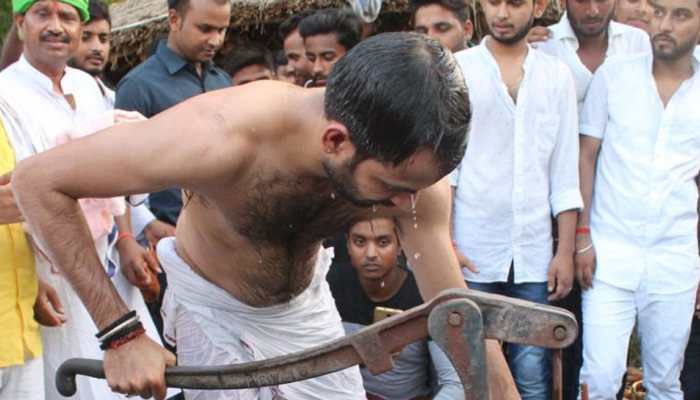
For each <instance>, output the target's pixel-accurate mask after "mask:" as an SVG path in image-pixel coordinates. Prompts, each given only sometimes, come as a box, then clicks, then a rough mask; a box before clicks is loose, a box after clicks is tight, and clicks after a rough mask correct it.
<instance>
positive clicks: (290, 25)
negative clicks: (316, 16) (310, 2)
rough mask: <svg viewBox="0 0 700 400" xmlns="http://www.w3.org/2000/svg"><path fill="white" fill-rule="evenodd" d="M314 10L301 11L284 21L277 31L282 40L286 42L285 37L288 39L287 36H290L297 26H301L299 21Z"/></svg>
mask: <svg viewBox="0 0 700 400" xmlns="http://www.w3.org/2000/svg"><path fill="white" fill-rule="evenodd" d="M314 12H315V11H314V10H304V11H300V12H298V13H296V14H294V15H292V16H291V17H289V18H287V19H286V20H285V21H284V22H282V23H281V24H280V26H279V28H277V33H278V34H279V36H280V40H281V41H283V42H284V39H286V38H287V36H289V35H290V34H291V33H292V32H294V31H295V30H296V29H297V28H299V23H300V22H301V20H302V19H304V18H306V17H308V16H309V15H311V14H313V13H314Z"/></svg>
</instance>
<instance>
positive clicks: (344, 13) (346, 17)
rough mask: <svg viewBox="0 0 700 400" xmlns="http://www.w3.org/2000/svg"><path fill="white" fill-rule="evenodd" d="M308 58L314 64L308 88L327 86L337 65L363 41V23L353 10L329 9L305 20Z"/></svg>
mask: <svg viewBox="0 0 700 400" xmlns="http://www.w3.org/2000/svg"><path fill="white" fill-rule="evenodd" d="M299 33H300V34H301V37H302V38H303V39H304V48H305V54H306V58H307V59H308V60H309V63H310V65H311V68H310V71H311V82H310V83H309V85H308V86H312V87H321V86H326V79H327V78H328V75H329V74H330V73H331V69H332V68H333V65H334V64H335V63H336V62H337V61H338V60H339V59H340V57H342V56H344V55H345V53H347V52H348V51H350V49H352V48H353V47H354V46H355V45H356V44H358V43H360V40H362V21H361V20H360V18H359V17H358V16H357V15H355V14H354V13H353V12H351V11H350V10H341V9H337V8H328V9H325V10H319V11H316V12H315V13H313V14H311V15H310V16H308V17H306V18H304V19H303V20H301V23H299Z"/></svg>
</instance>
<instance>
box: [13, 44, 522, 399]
mask: <svg viewBox="0 0 700 400" xmlns="http://www.w3.org/2000/svg"><path fill="white" fill-rule="evenodd" d="M372 60H373V61H372ZM369 66H371V68H370V67H369ZM404 67H405V69H402V68H404ZM417 81H420V82H423V83H424V84H423V86H421V85H416V84H415V82H417ZM397 91H398V92H397ZM401 91H403V92H401ZM397 94H398V95H397ZM341 121H342V122H341ZM468 122H469V102H468V96H467V93H466V87H465V86H464V80H463V78H462V76H461V73H460V72H459V69H458V67H457V65H456V63H455V62H454V59H453V58H452V56H451V54H450V53H449V52H445V51H444V49H442V48H441V47H440V45H439V44H438V43H437V42H435V41H431V40H428V39H426V38H424V37H422V36H420V35H415V34H408V33H392V34H381V35H378V36H375V37H373V38H370V39H367V40H366V41H364V42H362V43H360V44H359V45H358V46H356V47H355V48H353V50H351V51H350V52H349V53H348V54H347V55H346V56H345V57H344V58H343V59H341V60H340V61H339V62H338V63H336V65H335V66H334V70H333V72H332V73H331V77H330V78H329V84H328V87H327V89H326V91H325V92H324V90H323V89H314V90H306V89H300V88H296V87H294V86H291V85H287V84H282V83H278V82H259V83H254V84H249V85H245V86H242V87H236V88H231V89H225V90H220V91H215V92H210V93H207V94H204V95H201V96H198V97H195V98H192V99H190V100H188V101H186V102H184V103H182V104H180V105H178V106H176V107H173V108H172V109H170V110H168V111H166V112H163V113H161V114H159V115H157V116H156V117H154V118H152V119H150V120H148V121H144V122H136V123H131V124H127V125H121V126H116V127H113V128H110V129H108V130H105V131H102V132H99V133H97V134H95V135H92V136H89V137H87V138H84V139H82V140H78V141H75V142H72V143H70V144H69V145H66V146H61V147H58V148H55V149H53V150H51V151H48V152H45V153H42V154H40V155H38V156H36V157H33V158H31V159H28V160H25V161H23V162H22V163H21V164H20V165H19V166H18V167H17V169H16V171H15V174H14V176H13V186H14V191H15V194H16V196H17V200H18V203H19V204H20V208H21V209H22V211H23V214H24V215H25V216H26V219H27V221H28V222H29V224H31V226H32V227H33V228H34V229H35V232H37V239H38V240H39V241H40V242H41V243H43V244H44V245H45V248H47V249H48V251H49V253H50V255H51V257H52V258H53V260H54V262H55V264H56V265H57V266H58V267H59V268H60V269H61V270H62V273H64V274H65V275H66V278H67V279H68V280H69V281H70V282H71V284H72V285H73V287H74V288H75V290H76V292H77V293H78V294H79V296H80V297H81V299H82V301H83V303H84V304H85V307H86V308H87V310H88V311H89V313H90V315H91V316H92V317H93V319H94V321H95V323H96V325H97V327H98V329H104V328H105V327H107V326H108V325H110V324H111V323H113V322H114V321H115V320H117V319H119V318H120V317H122V316H124V315H126V314H127V312H128V310H127V309H126V307H125V305H124V303H123V301H122V300H121V299H120V298H119V296H118V294H117V293H116V291H115V289H114V287H113V285H112V284H111V282H110V281H109V279H108V278H107V276H106V274H105V273H104V270H102V269H101V267H100V266H101V263H100V260H99V258H98V257H97V255H96V253H95V252H94V247H93V246H90V245H86V244H87V243H90V236H89V230H88V229H87V226H86V225H85V223H84V221H83V218H82V214H81V211H80V209H79V207H78V203H77V201H76V199H79V198H84V197H113V196H118V195H124V194H134V193H144V192H153V191H157V190H160V189H164V188H167V187H182V188H184V189H185V190H187V191H188V192H189V193H191V198H190V199H189V201H187V200H186V202H187V204H186V206H185V207H184V212H183V213H182V214H181V217H180V220H179V221H178V230H177V248H176V249H177V252H178V255H180V257H181V258H183V259H185V261H186V262H187V263H188V264H189V266H190V268H192V269H193V270H194V271H196V272H197V273H198V274H200V275H202V276H203V277H205V278H206V279H207V280H208V281H209V282H211V283H213V284H215V285H216V286H218V287H221V288H223V289H225V290H226V291H227V292H228V293H229V294H231V295H232V296H233V297H234V298H236V299H238V300H239V301H242V302H243V303H247V304H249V305H253V306H265V305H271V304H276V303H282V302H286V301H288V300H289V299H291V298H293V297H295V296H296V295H298V294H299V293H301V292H302V291H304V289H305V288H306V287H307V286H308V285H309V283H310V281H311V274H312V271H313V268H314V259H315V257H316V255H317V254H318V250H319V245H320V241H321V240H322V239H323V238H325V237H328V236H330V234H332V233H334V232H337V231H338V230H340V229H342V227H343V225H344V224H345V223H347V222H350V221H352V220H353V219H354V218H356V217H357V218H363V219H366V218H367V217H368V216H369V214H375V211H374V208H375V207H372V206H371V205H372V204H375V205H379V204H381V205H382V206H377V207H376V208H377V211H376V214H375V215H376V216H386V217H391V218H394V219H395V221H396V224H397V229H398V233H399V238H400V240H401V243H402V247H403V249H404V250H405V251H406V252H407V254H408V255H409V257H411V266H412V268H413V271H414V274H415V276H416V280H417V282H418V285H419V288H420V290H421V293H422V295H423V296H424V298H426V299H427V298H432V297H433V296H435V295H436V294H437V293H438V292H439V291H441V290H444V289H447V288H454V287H465V284H464V281H463V278H462V276H461V272H460V270H459V267H458V264H457V259H456V257H455V255H454V251H453V249H452V246H451V238H450V232H449V213H450V188H449V185H448V184H447V181H446V179H445V178H443V177H444V176H445V175H446V174H447V173H448V172H449V171H450V170H451V169H453V168H454V167H455V166H456V165H457V164H458V163H459V161H460V160H461V157H462V155H463V153H464V149H465V146H466V132H467V128H468ZM85 154H89V155H90V156H89V157H85V156H84V155H85ZM334 197H335V198H334ZM360 205H361V206H360ZM250 322H251V323H255V321H250ZM490 354H491V358H490V359H491V360H492V361H495V363H493V364H491V365H492V367H493V368H496V369H497V372H499V373H498V374H496V373H495V372H496V371H494V374H492V379H496V380H498V379H505V380H506V381H508V382H509V386H508V387H509V388H513V385H512V380H511V379H510V378H509V375H508V374H507V368H506V367H505V364H504V363H503V357H502V355H500V352H499V350H498V346H497V345H495V346H490ZM104 360H105V373H106V376H107V378H108V381H109V383H110V386H111V387H112V388H113V389H114V390H116V391H118V392H122V393H137V394H141V395H145V396H147V397H148V396H150V395H151V394H153V395H155V397H156V398H158V399H161V398H163V397H164V386H163V385H164V383H163V371H164V367H165V365H166V364H169V363H172V362H174V359H173V358H172V355H170V354H169V353H167V352H165V350H163V349H162V348H160V347H158V346H157V345H155V344H154V343H152V342H150V341H149V340H148V339H146V338H143V337H137V338H136V339H133V340H131V341H129V342H128V343H126V344H124V345H122V346H121V347H119V348H118V349H113V350H108V351H107V353H106V354H105V358H104ZM501 387H503V386H501ZM511 392H512V391H511ZM501 398H506V397H505V396H503V397H501Z"/></svg>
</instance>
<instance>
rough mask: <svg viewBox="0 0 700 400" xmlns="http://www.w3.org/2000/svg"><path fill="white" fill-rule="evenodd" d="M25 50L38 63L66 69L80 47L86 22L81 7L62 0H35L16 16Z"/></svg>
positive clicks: (37, 64) (32, 61)
mask: <svg viewBox="0 0 700 400" xmlns="http://www.w3.org/2000/svg"><path fill="white" fill-rule="evenodd" d="M15 23H16V24H17V27H18V31H19V34H20V36H21V37H22V41H23V43H24V54H25V56H26V57H27V59H28V60H29V61H30V62H31V63H32V64H33V65H35V66H45V67H49V68H58V69H63V68H64V67H65V65H66V63H67V62H68V60H69V59H70V58H71V57H72V56H73V54H74V53H75V51H76V50H77V48H78V42H79V41H80V33H81V29H82V22H81V20H80V14H79V13H78V10H77V9H75V8H74V7H73V6H71V5H68V4H65V3H61V2H58V1H49V0H42V1H37V2H36V3H34V4H33V5H32V6H31V7H29V9H28V10H27V12H26V13H25V14H24V15H18V16H16V17H15Z"/></svg>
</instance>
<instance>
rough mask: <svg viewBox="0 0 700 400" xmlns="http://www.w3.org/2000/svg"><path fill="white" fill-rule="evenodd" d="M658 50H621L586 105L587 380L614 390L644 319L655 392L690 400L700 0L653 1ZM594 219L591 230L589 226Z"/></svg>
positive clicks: (594, 395) (596, 392)
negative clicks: (684, 385)
mask: <svg viewBox="0 0 700 400" xmlns="http://www.w3.org/2000/svg"><path fill="white" fill-rule="evenodd" d="M650 5H651V7H652V10H653V12H652V16H651V19H650V24H649V33H650V36H651V44H652V50H653V51H652V52H648V53H642V54H639V55H634V56H625V57H622V56H621V57H612V58H609V59H608V60H606V61H605V63H604V64H603V65H602V66H601V68H599V69H598V71H596V74H595V76H594V78H593V81H592V82H591V85H590V88H589V90H588V94H587V95H586V101H585V104H584V107H583V110H582V112H581V124H580V132H581V158H580V171H581V192H582V193H583V198H584V203H585V205H586V206H585V208H584V211H583V212H581V213H580V215H579V220H578V225H579V227H582V228H583V227H585V229H586V231H590V236H586V241H581V242H580V243H579V246H581V247H578V251H577V263H578V267H579V268H578V269H577V278H578V279H579V281H580V282H581V286H582V287H583V288H584V289H587V290H585V291H584V292H583V325H584V330H583V350H584V361H583V368H582V370H581V382H585V383H587V384H588V389H589V398H590V399H611V398H614V396H615V393H616V392H617V390H618V388H619V385H620V378H621V377H622V374H623V373H624V371H625V368H626V361H627V348H628V344H629V337H630V334H631V332H632V329H633V327H634V325H635V322H636V323H637V329H638V332H639V335H640V338H641V350H642V362H643V368H644V386H645V387H646V389H647V398H650V399H674V400H681V399H682V398H683V393H682V391H681V387H680V383H679V374H680V368H681V364H682V360H683V352H684V349H685V345H686V343H687V341H688V335H689V331H690V325H691V318H692V317H693V312H694V306H695V302H696V289H697V287H698V279H699V278H700V273H699V265H700V257H698V240H697V226H698V209H697V205H698V184H697V182H696V178H697V175H698V171H699V170H700V114H698V112H697V105H698V104H699V103H700V74H699V73H698V70H699V69H700V60H699V59H698V57H697V56H694V55H693V51H694V50H695V45H696V43H697V41H698V39H699V38H700V2H698V1H697V0H652V1H650ZM588 226H590V228H588Z"/></svg>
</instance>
